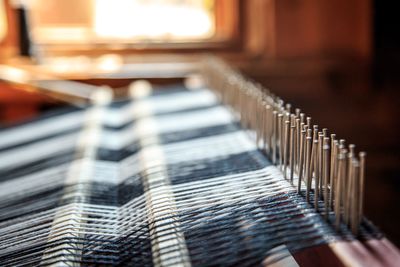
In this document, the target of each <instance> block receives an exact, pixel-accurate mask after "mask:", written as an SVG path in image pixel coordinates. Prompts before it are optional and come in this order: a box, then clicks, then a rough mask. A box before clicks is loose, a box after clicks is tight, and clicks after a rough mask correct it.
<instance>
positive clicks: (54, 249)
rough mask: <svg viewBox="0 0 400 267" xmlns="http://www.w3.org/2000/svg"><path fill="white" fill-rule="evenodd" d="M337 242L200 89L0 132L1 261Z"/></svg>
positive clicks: (229, 253)
mask: <svg viewBox="0 0 400 267" xmlns="http://www.w3.org/2000/svg"><path fill="white" fill-rule="evenodd" d="M294 184H296V183H294ZM320 209H323V205H322V203H321V207H320ZM332 216H333V215H332ZM364 228H365V227H364ZM363 231H364V232H368V229H364V230H363ZM371 231H372V230H370V232H371ZM372 232H373V231H372ZM343 238H344V239H351V238H352V236H351V234H350V233H349V232H348V231H347V230H346V229H343V231H342V232H341V233H340V234H338V233H336V232H335V231H334V230H333V228H332V226H331V224H329V223H327V222H326V221H325V220H324V219H323V217H321V214H320V213H316V212H315V211H314V208H313V207H312V206H310V204H308V203H306V202H305V200H304V197H303V196H301V195H299V194H297V193H296V188H295V186H294V185H292V184H291V183H290V182H289V181H287V180H285V179H284V178H283V175H282V173H281V171H280V170H279V169H278V168H277V167H275V166H273V165H271V164H270V162H269V160H268V159H267V158H266V156H265V155H264V154H263V153H262V152H261V151H260V150H259V149H258V147H257V144H256V142H255V141H254V140H253V138H252V133H249V132H248V131H246V130H243V129H241V128H240V126H239V124H238V122H237V121H236V119H235V117H234V116H233V115H232V114H231V113H230V112H229V110H228V109H227V108H225V107H224V106H222V105H220V104H219V102H218V100H217V99H216V97H215V96H214V95H213V94H212V93H211V91H209V90H207V89H198V90H187V89H185V88H184V87H182V86H174V87H169V88H163V89H160V90H154V91H153V92H152V93H151V94H150V95H141V96H138V97H133V99H128V100H125V101H119V102H113V103H111V104H107V105H94V106H90V107H87V108H82V109H77V108H74V109H73V108H69V109H64V110H60V111H59V112H57V113H53V114H50V115H47V116H44V117H43V118H40V119H38V120H35V121H32V122H28V123H25V124H23V125H19V126H15V127H12V128H9V129H3V130H2V131H1V132H0V265H1V266H23V265H57V266H58V264H61V265H62V266H75V265H84V266H86V265H102V266H104V265H123V266H153V265H154V266H221V265H223V266H254V265H260V264H267V263H271V261H279V260H280V259H281V257H290V254H291V253H294V252H296V251H298V250H301V249H304V248H307V247H310V246H314V245H318V244H326V243H329V242H334V241H337V240H342V239H343ZM277 255H278V257H276V256H277ZM272 256H274V257H272ZM268 261H270V262H268Z"/></svg>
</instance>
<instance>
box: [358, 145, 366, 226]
mask: <svg viewBox="0 0 400 267" xmlns="http://www.w3.org/2000/svg"><path fill="white" fill-rule="evenodd" d="M358 155H359V158H360V178H359V189H360V193H359V198H358V203H359V205H358V216H357V217H358V224H360V223H361V222H362V218H363V213H364V190H365V158H366V156H367V153H365V152H360V153H359V154H358Z"/></svg>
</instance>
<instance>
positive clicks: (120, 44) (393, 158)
mask: <svg viewBox="0 0 400 267" xmlns="http://www.w3.org/2000/svg"><path fill="white" fill-rule="evenodd" d="M394 3H395V2H394V1H392V3H391V2H390V1H378V0H335V1H320V0H246V1H245V0H113V1H110V0H25V1H23V0H20V1H12V0H0V125H1V127H5V126H7V125H12V124H15V123H18V122H21V121H24V120H27V119H30V118H32V117H34V116H37V115H38V114H40V113H41V112H43V111H45V110H49V109H53V108H56V107H59V106H62V105H65V103H63V102H62V101H57V100H54V98H51V97H49V96H48V95H47V94H42V93H40V91H38V90H35V88H34V86H29V82H28V81H29V79H28V78H27V76H29V77H32V76H35V75H37V76H41V75H42V76H43V75H45V76H46V77H47V78H46V79H54V80H55V81H62V80H63V79H64V80H72V81H79V82H82V83H85V84H91V85H108V86H111V87H112V88H113V89H114V90H115V93H116V95H118V94H120V93H121V92H123V91H124V88H126V87H127V86H128V85H129V84H130V83H131V82H132V81H135V80H137V79H148V80H150V81H151V82H152V83H154V84H156V85H165V84H173V83H179V82H182V80H183V78H184V77H185V76H186V75H188V74H189V73H191V72H192V71H193V64H192V63H193V62H196V61H198V59H199V56H200V55H202V54H204V53H213V54H216V55H218V56H220V57H222V58H224V59H225V60H227V61H228V62H229V63H230V64H232V65H233V66H235V67H237V68H238V69H240V70H241V71H242V72H243V73H245V74H246V75H247V76H249V77H251V78H252V79H254V80H255V81H257V82H259V83H261V84H263V85H264V86H266V87H268V88H270V89H271V91H273V92H275V93H276V94H277V95H279V96H281V97H282V98H283V99H284V100H286V101H289V102H290V103H292V104H293V105H294V106H296V107H300V108H301V109H302V111H304V112H306V113H308V114H312V116H313V119H314V121H315V122H317V123H318V124H319V125H320V126H321V127H328V128H329V129H331V130H332V131H334V132H336V133H337V135H338V137H339V138H346V141H347V142H348V143H355V144H357V148H358V149H359V150H366V151H367V152H368V158H367V160H368V165H367V166H368V169H367V184H366V214H367V216H368V217H369V218H370V219H371V220H372V221H373V222H374V223H375V224H376V225H378V227H379V228H380V229H382V230H383V231H384V232H385V233H386V234H387V235H388V237H389V239H391V240H392V241H393V242H395V243H396V244H397V245H400V228H399V227H398V225H400V215H399V209H400V208H399V206H400V205H399V204H400V201H399V200H400V139H399V136H398V131H399V129H400V120H399V115H400V111H399V107H400V105H399V104H400V101H399V99H400V92H399V90H398V88H399V84H400V76H399V73H398V72H399V70H400V34H398V20H399V16H398V15H397V14H396V13H397V9H396V8H395V4H394ZM10 66H11V67H13V68H14V69H12V68H11V69H10V68H6V67H10ZM21 70H23V72H21ZM49 77H51V78H49ZM25 79H26V83H25V82H24V81H25ZM6 80H8V81H6ZM10 80H13V81H14V82H10ZM15 81H17V82H15ZM27 84H28V85H27ZM75 90H79V87H78V88H75Z"/></svg>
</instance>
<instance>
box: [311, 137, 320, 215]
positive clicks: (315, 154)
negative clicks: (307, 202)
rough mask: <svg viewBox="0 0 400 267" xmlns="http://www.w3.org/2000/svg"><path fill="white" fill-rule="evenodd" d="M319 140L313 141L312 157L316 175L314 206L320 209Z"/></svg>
mask: <svg viewBox="0 0 400 267" xmlns="http://www.w3.org/2000/svg"><path fill="white" fill-rule="evenodd" d="M319 146H320V144H319V141H318V139H316V140H314V141H313V146H312V149H311V158H312V160H313V161H314V164H313V165H314V176H315V180H314V181H315V183H314V208H315V210H318V199H319V182H320V176H319V171H318V170H319V160H318V156H319V155H318V154H319V153H318V152H319Z"/></svg>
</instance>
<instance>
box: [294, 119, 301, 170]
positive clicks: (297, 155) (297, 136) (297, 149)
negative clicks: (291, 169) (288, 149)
mask: <svg viewBox="0 0 400 267" xmlns="http://www.w3.org/2000/svg"><path fill="white" fill-rule="evenodd" d="M300 129H301V127H300V119H299V118H296V131H295V133H296V134H295V142H294V143H295V144H294V147H295V154H294V165H295V170H296V172H297V173H298V172H299V167H300V166H299V161H300V138H301V130H300Z"/></svg>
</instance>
